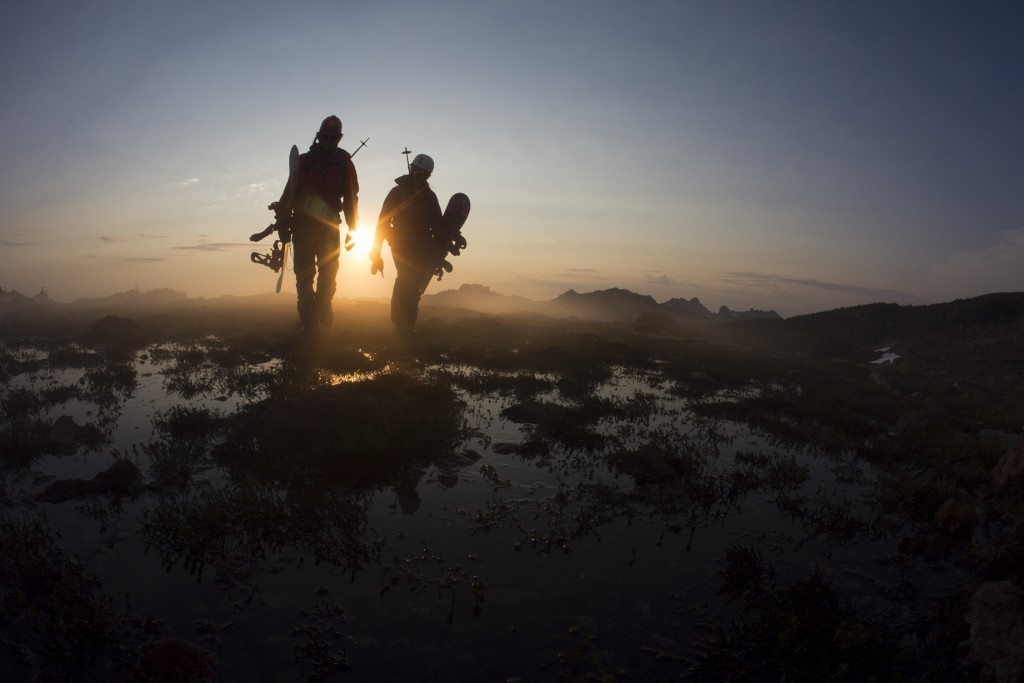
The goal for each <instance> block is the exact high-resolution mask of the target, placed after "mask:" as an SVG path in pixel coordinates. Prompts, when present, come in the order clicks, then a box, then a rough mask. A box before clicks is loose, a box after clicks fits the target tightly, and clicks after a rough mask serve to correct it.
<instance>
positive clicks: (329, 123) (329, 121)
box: [317, 114, 341, 137]
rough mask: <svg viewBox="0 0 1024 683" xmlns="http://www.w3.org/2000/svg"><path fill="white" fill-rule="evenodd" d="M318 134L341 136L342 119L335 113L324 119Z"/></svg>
mask: <svg viewBox="0 0 1024 683" xmlns="http://www.w3.org/2000/svg"><path fill="white" fill-rule="evenodd" d="M317 134H318V135H337V136H339V137H341V119H339V118H338V117H337V116H334V115H333V114H332V115H331V116H328V117H327V118H326V119H324V122H323V123H321V124H320V131H319V132H318V133H317Z"/></svg>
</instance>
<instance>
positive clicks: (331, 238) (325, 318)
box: [316, 226, 341, 327]
mask: <svg viewBox="0 0 1024 683" xmlns="http://www.w3.org/2000/svg"><path fill="white" fill-rule="evenodd" d="M340 255H341V234H340V233H339V232H338V229H337V228H335V227H334V226H325V227H324V230H323V233H322V234H321V237H320V240H319V241H318V250H317V277H316V314H317V318H318V320H319V321H320V324H321V325H323V326H324V327H330V326H331V323H333V322H334V309H333V308H332V306H331V302H332V301H333V300H334V293H335V292H336V291H337V290H338V257H339V256H340Z"/></svg>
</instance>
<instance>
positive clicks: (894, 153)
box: [0, 0, 1024, 315]
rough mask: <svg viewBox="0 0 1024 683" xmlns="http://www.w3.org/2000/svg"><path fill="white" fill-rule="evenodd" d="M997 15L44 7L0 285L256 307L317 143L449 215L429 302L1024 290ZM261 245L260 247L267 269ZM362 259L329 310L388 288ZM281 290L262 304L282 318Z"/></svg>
mask: <svg viewBox="0 0 1024 683" xmlns="http://www.w3.org/2000/svg"><path fill="white" fill-rule="evenodd" d="M1018 7H1020V5H1017V4H1016V3H1009V2H978V3H967V2H941V1H937V0H931V1H928V2H924V1H921V2H889V1H885V2H870V1H868V2H861V1H858V2H852V1H839V0H836V1H834V2H830V1H820V0H808V1H806V2H784V1H778V2H761V1H759V0H758V1H753V0H751V1H749V2H718V1H711V0H709V1H707V2H687V1H682V0H677V1H664V2H653V1H652V2H649V1H646V0H631V1H630V2H625V1H621V0H620V1H618V2H601V1H583V0H579V1H574V2H559V1H558V0H545V1H544V2H533V1H532V0H519V1H517V2H487V1H480V0H477V1H475V2H411V1H408V2H407V1H402V2H390V1H388V0H374V1H373V2H340V1H337V0H335V1H334V2H280V1H278V2H273V3H269V2H268V3H260V2H252V1H247V2H225V1H223V0H222V1H219V2H216V3H214V2H195V1H191V0H174V1H173V2H156V1H147V2H137V1H136V0H131V1H124V2H110V1H105V0H95V1H93V2H71V1H67V2H47V1H46V0H37V1H35V2H32V3H27V2H22V3H17V5H16V6H14V7H9V8H7V9H5V10H4V13H3V14H4V20H3V24H2V27H0V91H2V93H3V96H2V101H3V106H2V109H0V122H2V127H0V160H2V161H0V286H3V287H4V288H6V289H8V290H9V289H17V290H18V291H21V292H23V293H26V294H34V293H36V292H37V291H38V290H39V288H40V287H45V288H46V289H47V291H48V293H49V294H50V296H51V298H54V299H57V300H61V301H71V300H73V299H75V298H78V297H83V296H103V295H106V294H111V293H114V292H117V291H124V290H127V289H131V288H133V287H136V286H137V287H139V288H140V289H142V290H144V291H145V290H150V289H157V288H163V287H170V288H174V289H178V290H181V291H184V292H186V293H187V294H188V295H189V296H207V297H210V296H218V295H221V294H235V295H244V294H254V293H261V292H267V291H271V289H272V287H273V285H274V282H275V280H276V276H274V275H273V273H271V271H269V270H267V269H266V268H262V267H260V266H257V265H254V264H252V263H250V261H249V252H250V251H252V250H253V246H252V245H251V244H250V243H249V242H248V241H247V238H248V235H249V234H250V233H253V232H256V231H258V230H260V229H262V228H263V227H265V226H266V225H267V224H268V223H269V222H270V221H271V219H272V216H271V213H270V212H269V211H267V209H266V206H267V204H268V203H269V202H270V201H272V200H274V199H276V197H277V196H278V195H279V194H280V191H281V188H282V186H283V184H284V181H285V179H286V175H287V155H288V149H289V148H290V147H291V145H292V144H297V145H298V146H299V148H300V149H301V150H303V151H305V149H306V148H308V146H309V144H310V142H311V141H312V138H313V134H314V132H315V131H316V129H317V127H318V126H319V123H320V121H321V119H323V118H324V117H325V116H327V115H328V114H337V115H338V116H340V117H341V119H342V121H343V123H344V131H345V138H344V139H343V141H342V146H343V147H345V148H347V149H349V150H353V149H355V147H357V146H358V144H359V140H361V139H365V138H367V137H369V138H370V141H369V145H368V147H366V148H364V149H363V150H361V151H360V152H359V153H358V155H357V156H356V157H355V163H356V166H357V169H358V171H359V176H360V184H361V187H362V189H361V192H360V213H361V216H362V223H363V224H364V225H365V226H367V227H369V226H372V224H373V223H374V222H375V221H376V218H377V214H378V212H379V211H380V206H381V203H382V201H383V199H384V196H385V194H386V193H387V192H388V190H389V189H390V188H391V187H392V185H393V179H394V178H395V177H396V176H398V175H401V174H402V173H404V172H405V158H404V157H403V156H402V154H401V152H402V150H403V149H404V148H406V147H408V148H409V149H410V150H412V151H413V152H414V153H419V152H425V153H428V154H430V155H432V156H433V157H434V159H435V162H436V169H435V172H434V176H433V178H432V186H433V188H434V189H435V191H436V192H437V194H438V196H439V197H440V198H441V201H442V204H443V203H444V202H445V201H446V200H447V198H448V197H449V196H450V195H451V194H453V193H455V192H459V191H461V192H465V193H467V194H468V195H469V196H470V197H471V199H472V201H473V211H472V214H471V216H470V219H469V222H468V224H467V226H466V228H465V234H466V237H467V239H468V241H469V248H468V249H467V250H466V251H465V252H464V253H463V255H462V256H460V257H459V258H458V259H456V260H455V266H456V267H455V272H454V273H452V274H450V275H446V276H445V278H444V280H443V281H442V282H440V283H437V282H434V283H433V284H432V285H431V290H430V291H440V290H442V289H447V288H450V287H457V286H458V285H460V284H462V283H479V284H484V285H487V286H490V287H491V288H492V289H495V290H496V291H499V292H501V293H505V294H520V295H523V296H527V297H530V298H533V299H549V298H553V297H555V296H557V295H558V294H560V293H562V292H564V291H565V290H567V289H569V288H573V289H576V290H577V291H592V290H595V289H605V288H610V287H624V288H628V289H631V290H633V291H636V292H640V293H643V294H650V295H652V296H653V297H654V298H655V299H657V300H659V301H664V300H666V299H670V298H673V297H685V298H687V299H689V298H692V297H694V296H696V297H699V298H700V300H701V301H702V302H703V303H704V304H705V305H706V306H708V307H709V308H712V309H713V310H714V309H717V307H718V306H721V305H723V304H724V305H727V306H729V307H730V308H733V309H746V308H751V307H754V308H773V309H775V310H777V311H779V312H780V313H782V314H783V315H793V314H796V313H804V312H812V311H818V310H825V309H828V308H835V307H838V306H846V305H853V304H860V303H869V302H875V301H895V302H899V303H931V302H940V301H948V300H951V299H954V298H959V297H969V296H975V295H978V294H983V293H987V292H993V291H1019V290H1022V289H1024V40H1022V39H1021V35H1022V34H1024V10H1021V9H1017V8H1018ZM269 245H270V240H269V239H268V240H266V241H265V242H263V243H261V245H259V246H261V247H263V248H264V249H268V248H269ZM385 261H386V263H387V266H386V270H385V274H386V276H387V277H386V279H381V278H380V277H379V276H378V277H376V278H373V277H371V276H370V274H369V262H368V261H367V260H366V257H365V254H364V253H358V254H357V253H356V252H353V253H351V254H347V255H345V256H344V257H343V260H342V269H341V273H340V275H339V293H338V296H348V297H356V296H379V297H386V296H388V295H389V294H390V288H391V284H392V278H393V277H394V269H393V266H392V264H391V262H390V258H389V256H387V255H386V256H385ZM290 275H291V274H289V279H288V282H289V287H288V288H287V289H286V290H285V293H282V296H293V295H294V283H293V281H292V278H291V277H290Z"/></svg>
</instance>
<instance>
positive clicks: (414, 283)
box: [370, 154, 441, 333]
mask: <svg viewBox="0 0 1024 683" xmlns="http://www.w3.org/2000/svg"><path fill="white" fill-rule="evenodd" d="M433 172H434V160H433V159H431V158H430V157H429V156H427V155H426V154H417V155H416V158H415V159H413V160H412V163H411V164H409V173H408V175H404V176H401V177H399V178H395V187H393V188H391V191H390V192H388V195H387V197H385V199H384V206H383V207H381V210H380V218H378V219H377V229H376V231H375V233H374V236H373V249H371V250H370V261H371V265H370V273H371V274H376V273H378V272H383V271H384V260H383V259H382V258H381V256H380V249H381V246H382V245H383V244H384V240H387V241H388V244H390V245H391V256H392V258H393V259H394V262H395V286H394V289H393V290H392V292H391V322H392V323H393V324H394V326H395V331H396V332H399V333H411V332H412V331H413V330H414V328H415V327H416V317H417V315H418V314H419V307H420V297H422V296H423V292H424V291H425V290H426V289H427V285H428V284H430V278H431V277H433V275H434V268H435V266H436V264H435V263H434V259H433V251H434V237H433V234H434V230H436V229H437V227H438V226H439V224H440V222H441V205H440V204H439V203H438V201H437V195H436V194H434V191H433V190H431V189H430V185H429V184H428V182H427V180H428V179H429V178H430V174H431V173H433Z"/></svg>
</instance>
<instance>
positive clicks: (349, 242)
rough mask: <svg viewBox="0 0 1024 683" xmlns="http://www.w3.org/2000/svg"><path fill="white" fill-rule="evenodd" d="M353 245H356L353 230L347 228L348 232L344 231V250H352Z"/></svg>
mask: <svg viewBox="0 0 1024 683" xmlns="http://www.w3.org/2000/svg"><path fill="white" fill-rule="evenodd" d="M354 246H356V236H355V231H354V230H353V229H352V228H349V229H348V232H346V233H345V251H352V247H354Z"/></svg>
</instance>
